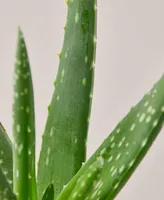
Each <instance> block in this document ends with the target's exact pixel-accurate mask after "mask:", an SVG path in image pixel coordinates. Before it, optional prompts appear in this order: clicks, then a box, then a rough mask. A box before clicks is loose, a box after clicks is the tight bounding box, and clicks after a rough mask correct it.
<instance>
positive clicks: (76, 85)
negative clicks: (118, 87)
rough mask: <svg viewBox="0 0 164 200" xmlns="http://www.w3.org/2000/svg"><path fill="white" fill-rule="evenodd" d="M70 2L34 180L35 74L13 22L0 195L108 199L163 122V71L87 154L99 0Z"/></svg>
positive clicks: (23, 199)
mask: <svg viewBox="0 0 164 200" xmlns="http://www.w3.org/2000/svg"><path fill="white" fill-rule="evenodd" d="M67 5H68V16H67V23H66V27H65V37H64V43H63V48H62V51H61V53H60V54H59V59H60V63H59V70H58V73H57V78H56V81H55V82H54V86H55V91H54V94H53V97H52V101H51V103H50V106H49V107H48V118H47V122H46V126H45V130H44V134H43V142H42V147H41V153H40V158H39V163H38V174H37V181H36V172H35V167H36V166H35V114H34V113H35V112H34V94H33V85H32V76H31V70H30V64H29V63H30V62H29V58H28V54H27V49H26V44H25V40H24V36H23V33H22V31H21V30H20V28H19V29H18V43H17V54H16V62H15V71H14V103H13V139H14V140H13V144H12V143H11V141H10V139H9V138H8V136H7V134H6V131H5V129H4V128H3V127H2V125H1V124H0V200H1V199H3V200H5V199H6V200H113V199H114V198H115V197H116V195H117V194H118V193H119V191H120V190H121V188H122V187H123V186H124V185H125V183H126V182H127V180H128V179H129V177H130V176H131V175H132V173H133V172H134V170H135V169H136V167H137V166H138V164H139V163H140V162H141V160H142V159H143V157H144V156H145V155H146V153H147V151H148V150H149V148H150V146H151V145H152V143H153V141H154V140H155V138H156V137H157V135H158V133H159V132H160V130H161V128H162V126H163V121H164V90H163V88H164V75H163V76H162V77H161V79H160V80H159V81H158V82H157V83H156V84H155V85H154V87H153V88H152V89H151V91H150V92H148V93H147V94H146V95H145V96H144V98H143V99H142V100H141V101H140V102H139V103H138V104H137V105H136V106H134V107H132V108H131V110H130V111H129V113H128V114H127V115H126V116H125V117H124V118H123V120H122V121H120V122H119V123H118V125H117V126H116V128H115V129H114V130H113V131H112V133H111V134H109V136H108V137H107V138H106V139H105V140H104V142H103V143H102V144H101V146H100V147H99V148H98V149H97V151H96V152H95V153H94V154H93V156H91V158H90V159H89V160H88V161H86V155H85V154H86V140H87V131H88V126H89V116H90V110H91V102H92V96H93V80H94V66H95V50H96V12H97V5H96V0H93V1H89V0H78V1H76V0H67ZM84 162H85V164H83V163H84Z"/></svg>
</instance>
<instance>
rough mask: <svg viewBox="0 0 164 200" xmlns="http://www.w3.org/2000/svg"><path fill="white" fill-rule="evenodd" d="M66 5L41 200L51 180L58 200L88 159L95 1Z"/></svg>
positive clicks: (42, 166)
mask: <svg viewBox="0 0 164 200" xmlns="http://www.w3.org/2000/svg"><path fill="white" fill-rule="evenodd" d="M67 4H68V16H67V24H66V28H65V38H64V44H63V49H62V52H61V53H60V54H59V57H60V64H59V70H58V75H57V79H56V81H55V86H56V88H55V93H54V95H53V98H52V102H51V104H50V107H49V108H50V109H49V115H48V120H47V123H46V127H45V131H44V135H43V142H42V149H41V154H40V159H39V166H38V194H39V199H41V197H42V195H43V192H44V191H45V189H46V188H47V186H48V185H49V184H50V183H52V181H53V182H54V190H55V194H54V199H56V197H57V195H58V194H59V192H60V191H61V189H62V188H63V185H65V184H66V183H67V182H68V181H69V180H70V179H71V178H72V177H73V176H74V175H75V174H76V172H77V171H78V170H79V168H80V167H81V165H82V162H84V161H85V157H86V138H87V130H88V122H89V115H90V108H91V99H92V86H93V77H94V57H95V46H96V35H95V27H96V2H95V0H93V1H88V0H78V1H76V0H75V1H72V0H69V1H67Z"/></svg>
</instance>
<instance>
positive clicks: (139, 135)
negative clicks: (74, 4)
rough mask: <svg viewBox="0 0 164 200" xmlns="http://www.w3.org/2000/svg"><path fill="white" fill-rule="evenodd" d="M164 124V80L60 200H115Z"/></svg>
mask: <svg viewBox="0 0 164 200" xmlns="http://www.w3.org/2000/svg"><path fill="white" fill-rule="evenodd" d="M163 121H164V76H162V78H161V79H160V80H159V81H158V82H157V84H155V86H154V87H153V89H152V90H151V91H150V92H149V93H148V94H146V95H145V96H144V98H143V99H142V100H141V101H140V102H139V103H138V104H137V105H136V106H135V107H133V108H132V109H131V110H130V112H129V113H128V114H127V115H126V117H125V118H124V119H123V120H122V121H121V122H120V123H119V124H118V125H117V127H116V128H115V129H114V130H113V132H112V133H111V134H110V135H109V137H108V138H107V139H106V140H105V141H104V142H103V144H102V145H101V146H100V148H99V149H98V150H97V151H96V152H95V154H94V155H93V156H92V157H91V158H90V159H89V161H88V162H86V163H85V164H84V166H83V167H82V168H81V169H80V170H79V172H78V173H77V174H76V175H75V177H74V178H73V179H72V180H71V181H70V182H69V183H68V185H67V186H66V187H65V188H64V189H63V191H62V192H61V194H60V195H59V197H58V198H57V200H91V199H92V200H113V199H114V198H115V196H116V195H117V194H118V192H119V191H120V190H121V188H122V187H123V186H124V184H125V183H126V181H127V180H128V179H129V177H130V176H131V174H132V173H133V172H134V170H135V169H136V167H137V166H138V164H139V163H140V161H141V160H142V158H143V157H144V156H145V154H146V152H147V151H148V149H149V148H150V146H151V144H152V143H153V141H154V140H155V138H156V136H157V135H158V133H159V131H160V130H161V128H162V126H163ZM150 181H151V179H150Z"/></svg>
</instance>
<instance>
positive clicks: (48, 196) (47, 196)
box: [42, 184, 54, 200]
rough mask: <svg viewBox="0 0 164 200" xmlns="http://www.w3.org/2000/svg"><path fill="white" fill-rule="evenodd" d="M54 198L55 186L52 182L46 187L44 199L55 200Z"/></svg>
mask: <svg viewBox="0 0 164 200" xmlns="http://www.w3.org/2000/svg"><path fill="white" fill-rule="evenodd" d="M53 199H54V186H53V184H51V185H49V186H48V188H47V189H46V191H45V193H44V195H43V198H42V200H53Z"/></svg>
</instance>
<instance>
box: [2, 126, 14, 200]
mask: <svg viewBox="0 0 164 200" xmlns="http://www.w3.org/2000/svg"><path fill="white" fill-rule="evenodd" d="M12 185H13V159H12V144H11V141H10V139H9V137H8V135H7V134H6V131H5V129H4V128H3V126H2V124H1V123H0V199H5V198H6V199H11V200H14V199H15V195H14V194H13V191H12Z"/></svg>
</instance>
